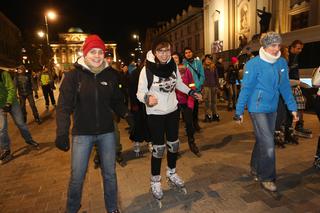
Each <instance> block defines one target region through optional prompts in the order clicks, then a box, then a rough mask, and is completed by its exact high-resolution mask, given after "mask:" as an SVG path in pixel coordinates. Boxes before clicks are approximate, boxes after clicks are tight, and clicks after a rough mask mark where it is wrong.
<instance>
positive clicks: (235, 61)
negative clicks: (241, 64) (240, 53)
mask: <svg viewBox="0 0 320 213" xmlns="http://www.w3.org/2000/svg"><path fill="white" fill-rule="evenodd" d="M237 62H238V58H237V57H234V56H233V57H232V58H231V63H232V64H235V63H237Z"/></svg>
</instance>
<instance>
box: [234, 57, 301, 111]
mask: <svg viewBox="0 0 320 213" xmlns="http://www.w3.org/2000/svg"><path fill="white" fill-rule="evenodd" d="M280 93H281V95H282V97H283V98H284V100H285V102H286V104H287V106H288V109H289V110H290V111H297V104H296V102H295V100H294V98H293V95H292V91H291V88H290V83H289V77H288V66H287V63H286V61H285V59H284V58H282V57H281V58H279V59H278V60H277V61H276V62H275V63H274V64H271V63H268V62H266V61H264V60H262V59H261V58H260V56H256V57H255V58H253V59H251V60H250V61H248V62H247V64H246V66H245V70H244V76H243V81H242V87H241V91H240V94H239V98H238V102H237V106H236V114H237V115H242V114H243V112H244V108H245V106H246V105H247V107H248V111H249V112H256V113H269V112H276V111H277V107H278V100H279V95H280Z"/></svg>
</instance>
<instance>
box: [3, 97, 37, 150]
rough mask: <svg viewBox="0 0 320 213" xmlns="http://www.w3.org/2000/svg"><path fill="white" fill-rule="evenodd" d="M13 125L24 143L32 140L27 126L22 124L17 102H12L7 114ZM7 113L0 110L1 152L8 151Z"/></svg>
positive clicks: (22, 120)
mask: <svg viewBox="0 0 320 213" xmlns="http://www.w3.org/2000/svg"><path fill="white" fill-rule="evenodd" d="M9 113H10V115H11V117H12V119H13V121H14V123H15V124H16V126H17V127H18V129H19V131H20V133H21V135H22V137H23V138H24V140H25V141H30V140H32V137H31V134H30V132H29V129H28V126H27V124H26V123H25V122H24V119H23V115H22V112H21V108H20V105H19V103H18V102H14V103H13V104H12V107H11V111H10V112H9ZM7 116H8V113H7V112H3V110H2V108H0V147H1V149H3V150H9V149H10V143H11V142H10V138H9V135H8V117H7Z"/></svg>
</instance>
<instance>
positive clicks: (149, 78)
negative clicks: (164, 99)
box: [146, 68, 153, 90]
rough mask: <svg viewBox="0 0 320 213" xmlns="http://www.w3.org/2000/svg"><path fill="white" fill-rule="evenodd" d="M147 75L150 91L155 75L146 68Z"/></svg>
mask: <svg viewBox="0 0 320 213" xmlns="http://www.w3.org/2000/svg"><path fill="white" fill-rule="evenodd" d="M146 75H147V81H148V90H150V87H151V85H152V83H153V73H152V72H151V71H150V70H149V69H148V68H146Z"/></svg>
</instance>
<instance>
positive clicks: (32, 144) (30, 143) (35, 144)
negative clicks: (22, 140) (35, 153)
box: [26, 140, 39, 147]
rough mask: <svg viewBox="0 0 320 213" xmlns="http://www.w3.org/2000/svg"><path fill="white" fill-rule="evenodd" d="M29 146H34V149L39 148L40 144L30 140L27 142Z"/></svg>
mask: <svg viewBox="0 0 320 213" xmlns="http://www.w3.org/2000/svg"><path fill="white" fill-rule="evenodd" d="M26 143H27V144H29V145H31V146H34V147H38V146H39V144H38V143H37V142H35V141H34V140H28V141H26Z"/></svg>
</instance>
